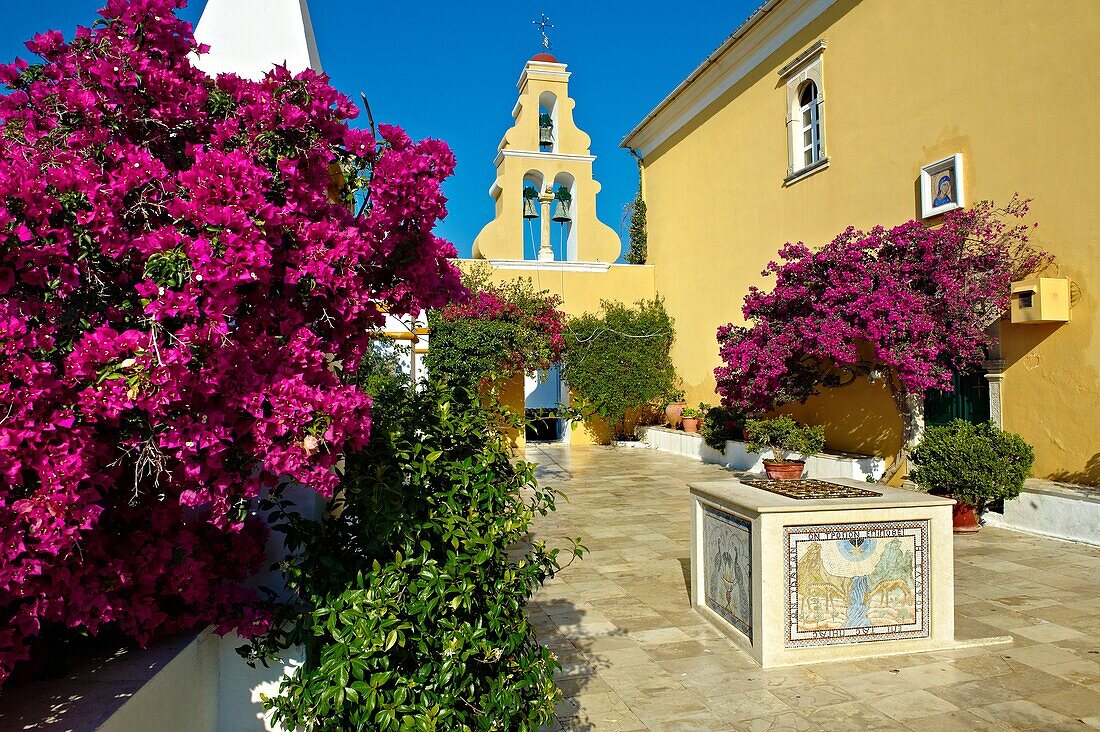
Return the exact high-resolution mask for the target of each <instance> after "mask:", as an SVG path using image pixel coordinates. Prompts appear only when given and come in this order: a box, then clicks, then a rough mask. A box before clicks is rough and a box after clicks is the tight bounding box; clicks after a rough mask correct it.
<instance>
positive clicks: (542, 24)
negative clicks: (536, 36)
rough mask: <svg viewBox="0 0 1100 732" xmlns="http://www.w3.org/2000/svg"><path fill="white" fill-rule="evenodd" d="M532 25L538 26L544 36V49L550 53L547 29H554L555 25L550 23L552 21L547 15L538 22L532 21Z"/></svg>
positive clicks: (542, 16)
mask: <svg viewBox="0 0 1100 732" xmlns="http://www.w3.org/2000/svg"><path fill="white" fill-rule="evenodd" d="M531 23H532V24H533V25H537V26H538V28H539V33H541V34H542V47H543V48H545V49H546V50H547V51H549V50H550V36H548V35H546V29H547V28H553V27H554V24H553V23H551V22H550V19H549V18H547V17H546V14H545V13H543V14H542V15H541V17H540V18H539V19H538V20H532V21H531Z"/></svg>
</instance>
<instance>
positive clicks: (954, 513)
mask: <svg viewBox="0 0 1100 732" xmlns="http://www.w3.org/2000/svg"><path fill="white" fill-rule="evenodd" d="M951 528H952V529H953V530H954V531H955V533H956V534H976V533H977V532H978V531H980V530H981V528H982V525H981V524H980V523H979V522H978V511H977V510H976V509H975V508H974V507H973V506H971V505H969V504H967V503H963V502H962V501H960V500H959V499H957V498H956V499H955V505H954V506H952V507H951Z"/></svg>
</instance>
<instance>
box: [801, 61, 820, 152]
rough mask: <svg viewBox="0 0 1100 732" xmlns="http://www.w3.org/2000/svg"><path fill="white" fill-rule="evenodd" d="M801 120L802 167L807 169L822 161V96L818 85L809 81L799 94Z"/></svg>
mask: <svg viewBox="0 0 1100 732" xmlns="http://www.w3.org/2000/svg"><path fill="white" fill-rule="evenodd" d="M798 105H799V120H800V123H801V125H802V137H801V145H802V160H801V162H802V165H801V167H803V168H805V167H807V166H810V165H813V164H814V163H816V162H817V161H819V160H821V94H820V92H819V91H818V89H817V84H815V83H814V82H813V81H807V82H806V83H805V84H803V85H802V89H801V91H800V92H799V94H798Z"/></svg>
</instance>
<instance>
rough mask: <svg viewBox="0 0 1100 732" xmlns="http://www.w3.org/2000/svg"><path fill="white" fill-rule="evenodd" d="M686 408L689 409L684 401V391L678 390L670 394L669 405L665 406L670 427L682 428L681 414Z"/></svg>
mask: <svg viewBox="0 0 1100 732" xmlns="http://www.w3.org/2000/svg"><path fill="white" fill-rule="evenodd" d="M685 407H687V402H685V401H684V392H683V390H682V389H677V390H675V391H673V392H672V393H671V394H669V396H668V404H666V405H665V419H666V420H668V426H669V427H671V428H672V429H676V428H677V427H679V426H680V422H681V413H682V412H683V411H684V408H685Z"/></svg>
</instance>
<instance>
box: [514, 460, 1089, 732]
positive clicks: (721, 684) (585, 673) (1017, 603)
mask: <svg viewBox="0 0 1100 732" xmlns="http://www.w3.org/2000/svg"><path fill="white" fill-rule="evenodd" d="M527 459H528V460H531V461H533V462H537V463H539V464H540V467H539V475H540V476H541V479H542V480H543V481H544V482H545V483H546V484H548V485H551V486H554V487H555V488H558V489H560V490H562V491H564V492H565V493H566V494H567V495H568V497H569V500H568V501H564V500H563V501H562V502H561V504H560V505H559V509H558V511H557V513H556V514H554V515H552V516H550V517H547V518H545V519H542V520H541V523H539V524H538V527H539V531H538V535H539V538H543V539H546V540H547V541H548V542H550V543H552V544H557V545H561V537H566V536H570V537H580V538H581V539H582V540H583V542H584V543H585V544H586V545H587V546H588V548H589V550H590V552H591V553H590V554H589V555H588V556H586V557H585V558H584V560H583V561H580V562H575V563H574V564H573V565H572V566H570V567H569V568H568V569H566V570H565V571H564V572H562V573H561V574H560V575H559V576H558V577H557V578H556V579H555V580H553V581H552V582H550V583H549V584H547V586H546V587H544V588H543V589H542V590H540V591H539V593H538V594H537V595H536V598H535V600H536V601H535V603H534V604H533V605H532V608H531V609H532V615H533V617H534V618H535V622H536V623H537V624H538V627H539V632H540V635H541V637H542V639H543V641H544V642H545V643H547V644H548V645H549V646H550V647H551V648H553V649H554V651H555V652H556V653H557V654H558V655H559V656H560V658H561V659H562V662H563V663H564V668H563V669H562V672H561V677H562V678H561V684H562V687H563V688H564V691H565V694H566V699H565V700H564V701H563V702H562V703H561V705H560V707H559V725H560V727H561V729H565V730H618V731H626V730H654V731H658V730H661V731H664V730H731V729H732V730H819V729H820V730H865V729H896V730H935V731H936V732H944V731H946V730H955V729H959V730H962V729H965V730H1003V729H1036V730H1039V729H1041V730H1071V729H1072V730H1084V729H1090V728H1092V729H1100V602H1098V601H1100V549H1095V548H1091V547H1086V546H1082V545H1077V544H1071V543H1068V542H1062V541H1057V540H1053V539H1045V538H1041V537H1035V536H1030V535H1027V534H1020V533H1014V532H1009V531H1004V530H998V529H993V528H989V527H987V528H985V529H983V530H982V532H981V533H980V534H978V535H975V536H965V537H957V538H956V541H955V583H956V584H955V627H956V637H957V638H959V639H963V640H965V639H975V638H988V637H994V636H1006V635H1010V636H1011V637H1012V638H1013V643H1011V644H1002V645H996V646H984V647H976V648H966V649H960V650H953V651H947V652H936V653H922V654H911V655H904V656H890V657H885V658H881V659H870V660H860V661H847V662H838V663H824V664H815V665H810V666H797V667H788V668H780V669H774V670H768V671H763V670H761V669H759V668H758V667H757V666H756V665H755V664H754V663H753V662H752V661H751V660H750V659H749V658H748V656H746V655H744V654H743V653H741V652H740V651H739V650H738V649H737V648H736V647H735V646H734V644H733V643H732V642H731V641H729V640H727V639H726V638H725V637H724V636H723V635H722V634H721V633H719V632H718V631H717V630H715V629H714V628H713V627H712V626H710V625H709V624H708V623H707V622H706V621H704V620H703V619H702V618H701V617H699V616H698V615H696V614H695V612H693V611H692V610H691V608H690V606H689V602H688V593H687V577H688V556H689V546H688V536H689V526H688V492H687V484H688V483H689V482H694V481H699V480H708V479H709V480H714V479H721V478H722V477H728V476H729V473H728V472H726V471H725V470H723V469H722V468H719V467H717V466H714V465H706V464H703V463H698V462H695V461H692V460H689V459H687V458H682V457H678V456H672V455H666V454H662V453H658V452H656V451H652V450H644V449H636V448H599V447H574V448H566V447H559V446H549V447H545V446H538V447H536V446H531V447H529V448H528V454H527ZM555 729H557V728H555Z"/></svg>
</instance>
